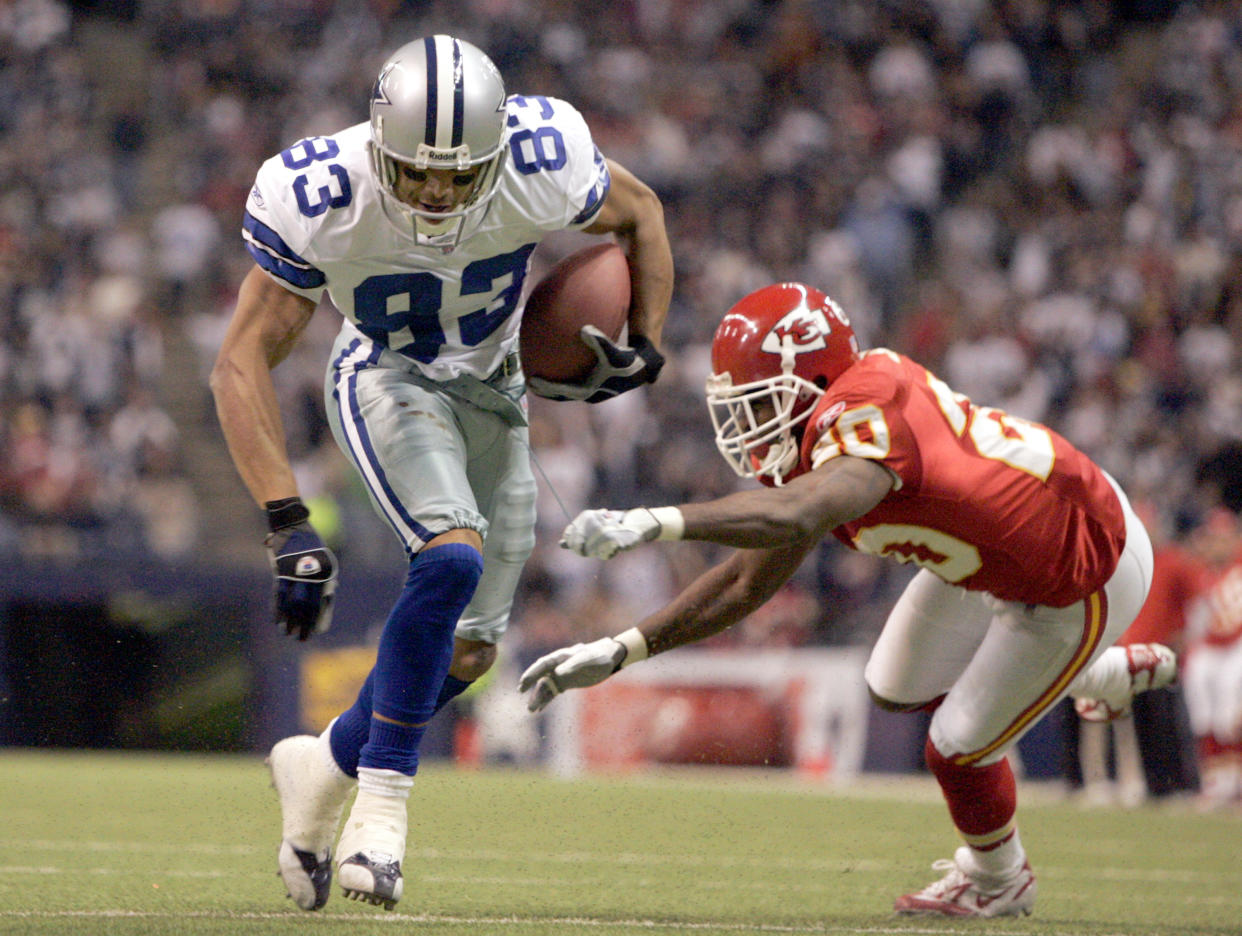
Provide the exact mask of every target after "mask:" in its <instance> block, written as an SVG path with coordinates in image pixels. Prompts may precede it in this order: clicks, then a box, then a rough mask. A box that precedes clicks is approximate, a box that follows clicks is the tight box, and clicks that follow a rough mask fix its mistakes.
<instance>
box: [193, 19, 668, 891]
mask: <svg viewBox="0 0 1242 936" xmlns="http://www.w3.org/2000/svg"><path fill="white" fill-rule="evenodd" d="M565 229H577V230H584V231H588V232H591V233H598V234H606V233H611V234H615V235H618V236H619V238H620V240H621V242H622V245H623V246H624V247H625V249H626V252H627V256H628V259H629V264H630V269H631V277H632V296H633V298H632V304H631V309H630V314H629V332H628V336H629V337H628V341H629V345H628V346H623V345H616V344H613V343H612V342H609V341H608V340H607V339H606V338H604V337H602V336H601V335H595V336H592V338H591V342H592V343H593V348H594V350H595V352H596V356H597V358H598V365H597V367H596V368H595V370H594V371H593V372H592V373H591V375H590V376H589V377H587V378H586V379H584V380H583V381H582V382H580V383H575V384H559V383H548V382H539V381H535V380H534V379H532V380H531V381H530V386H531V389H532V390H533V391H535V392H537V393H540V394H541V395H544V396H548V397H551V398H554V399H570V400H574V399H576V400H586V401H588V402H599V401H601V400H606V399H609V398H610V397H612V396H615V395H617V394H619V393H623V392H625V391H627V390H630V389H633V388H635V387H638V386H641V385H643V384H645V383H649V382H651V381H653V380H654V379H655V378H656V375H657V374H658V373H659V370H660V367H661V365H662V363H663V358H662V357H661V355H660V352H659V350H658V344H659V341H660V333H661V331H662V328H663V325H664V319H665V315H666V314H667V311H668V304H669V300H670V297H671V294H672V286H673V263H672V255H671V251H670V249H669V243H668V237H667V234H666V232H665V229H664V217H663V209H662V206H661V204H660V201H659V199H658V198H657V197H656V196H655V194H654V193H653V192H652V191H651V190H650V189H649V188H648V187H647V186H646V185H644V184H643V183H642V182H640V181H639V180H638V179H636V178H635V177H634V176H633V175H632V174H631V173H629V172H628V171H627V170H626V169H624V168H623V167H621V166H619V165H617V164H616V163H614V162H611V161H610V160H608V159H606V158H604V156H603V155H602V154H601V153H600V152H599V150H598V149H597V148H596V146H595V144H594V143H593V142H592V139H591V134H590V131H589V130H588V128H587V125H586V122H585V121H584V120H583V118H582V116H581V115H580V114H579V113H578V111H577V110H575V109H574V108H573V107H572V106H571V105H570V104H568V103H566V102H564V101H561V100H557V99H555V98H549V97H523V96H521V95H513V96H509V95H507V94H506V93H505V88H504V82H503V80H502V78H501V76H500V73H499V72H498V71H497V70H496V67H495V66H494V65H493V64H492V62H491V61H490V60H489V59H488V58H487V56H486V55H484V54H483V52H481V51H480V50H479V49H477V48H475V47H474V46H473V45H471V44H469V43H467V42H464V41H462V40H460V39H456V38H453V37H450V36H444V35H437V36H430V37H427V38H423V39H418V40H416V41H414V42H411V43H409V44H407V45H405V46H403V47H401V48H400V49H398V50H397V51H396V52H395V53H394V54H393V55H392V56H391V57H390V58H389V60H388V61H387V62H386V63H385V65H384V67H383V69H382V70H381V72H380V74H379V77H378V79H377V81H376V83H375V86H374V91H373V93H372V98H371V114H370V120H369V122H367V123H362V124H359V125H357V126H354V127H349V128H348V129H345V130H342V131H341V132H339V133H336V134H333V135H331V136H319V137H310V138H308V139H304V140H300V141H298V142H296V143H294V144H293V145H292V146H290V147H289V148H288V149H286V150H284V151H283V152H281V153H279V154H278V155H276V156H275V157H273V158H271V159H269V160H268V161H267V162H265V163H264V164H263V166H262V167H261V168H260V170H259V173H258V177H257V179H256V181H255V185H254V188H253V189H252V190H251V192H250V197H249V199H248V201H247V203H246V211H245V219H244V225H243V236H244V238H245V243H246V248H247V249H248V250H249V252H250V254H251V256H252V257H253V258H254V260H255V267H254V268H253V269H252V270H251V271H250V273H249V274H248V275H247V276H246V278H245V280H244V281H243V282H242V284H241V289H240V292H239V295H238V302H237V308H236V311H235V313H234V316H233V319H232V321H231V323H230V325H229V328H228V331H227V334H226V336H225V339H224V342H223V346H222V347H221V349H220V353H219V357H218V359H217V361H216V364H215V367H214V370H213V372H212V376H211V386H212V391H213V393H214V395H215V399H216V407H217V410H218V413H219V418H220V423H221V426H222V427H223V430H224V434H225V438H226V440H227V442H228V447H229V451H230V453H231V455H232V457H233V461H234V463H235V464H236V466H237V470H238V472H239V473H240V474H241V476H242V479H243V480H244V481H245V483H246V486H247V487H248V488H249V490H250V493H251V494H252V495H253V497H254V498H255V500H256V501H257V502H258V503H259V504H261V505H263V506H264V507H265V509H266V512H267V517H268V522H269V527H270V529H271V534H270V535H269V536H268V538H267V541H266V542H267V547H268V549H269V551H270V553H271V560H272V565H273V569H274V572H275V575H276V583H277V584H276V619H277V623H278V624H279V625H280V626H281V627H283V628H284V629H285V630H286V632H287V633H289V634H292V635H294V636H296V637H297V638H298V639H299V640H305V639H307V637H309V636H310V635H311V634H312V633H315V632H316V631H320V630H323V629H324V628H325V627H327V625H328V623H329V621H330V619H331V602H332V592H333V589H334V588H335V583H336V560H335V557H334V556H333V555H332V553H331V551H330V550H328V549H327V547H326V546H325V545H324V543H323V541H322V540H321V539H320V538H319V536H318V535H317V534H316V532H315V530H314V529H313V527H311V525H310V524H309V523H308V522H307V518H308V511H307V509H306V507H305V506H303V504H302V502H301V500H300V499H299V497H298V490H297V485H296V483H295V481H294V477H293V472H292V470H291V468H290V464H289V459H288V456H287V454H286V448H285V440H284V434H283V431H282V428H281V414H280V412H279V407H278V404H277V401H276V395H275V392H274V389H273V384H272V378H271V370H272V368H274V367H275V366H276V365H277V364H279V363H280V361H281V360H283V359H284V358H285V356H286V355H287V354H288V352H289V349H290V347H291V346H292V345H293V344H294V343H295V342H296V341H297V339H298V337H299V335H300V334H301V332H302V330H303V329H304V328H305V327H306V324H307V322H308V321H309V319H310V317H311V315H312V313H313V312H314V311H315V309H316V307H317V305H318V303H319V301H320V299H321V298H322V297H323V295H324V294H325V292H326V293H327V295H328V296H329V297H330V298H331V300H332V303H333V305H334V306H335V307H336V308H337V309H338V310H339V311H340V313H341V314H342V316H343V317H344V321H343V322H342V324H341V330H340V334H339V336H338V338H337V341H336V344H335V347H334V349H333V352H332V357H331V361H330V363H329V366H328V372H327V379H326V385H325V394H326V397H325V398H326V401H327V408H328V413H329V419H330V422H331V426H332V431H333V434H334V436H335V438H336V440H337V442H338V443H339V445H340V446H341V448H342V450H343V451H344V452H345V454H346V455H347V456H348V457H349V458H350V460H351V461H352V462H353V463H354V465H355V466H356V467H357V469H358V471H359V473H360V474H361V476H362V478H363V480H364V481H365V483H366V486H367V489H368V490H369V492H370V495H371V498H372V500H373V502H374V505H375V508H376V510H377V511H378V512H379V514H380V515H381V516H382V517H383V518H384V519H385V520H386V521H387V522H388V523H389V524H390V525H391V527H392V529H393V530H394V531H395V533H396V534H397V536H398V538H399V539H400V540H401V542H402V544H403V545H404V547H405V550H406V553H407V556H408V558H409V574H408V577H407V579H406V583H405V587H404V590H403V591H402V593H401V595H400V597H399V598H398V599H397V602H396V604H395V606H394V607H393V609H392V612H391V615H390V617H389V619H388V621H387V623H386V625H385V627H384V629H383V633H382V635H381V637H380V643H379V650H378V657H377V661H376V664H375V667H374V669H373V670H372V672H371V674H370V676H369V677H368V679H367V681H366V684H365V686H364V687H363V689H362V691H361V693H360V694H359V697H358V699H357V701H356V702H355V704H354V705H353V706H352V707H351V708H350V709H348V710H347V711H345V712H343V713H342V714H341V715H340V716H338V718H336V719H335V720H334V721H333V723H332V724H331V725H330V726H329V727H328V729H327V730H325V731H324V733H323V734H322V735H321V736H319V737H318V738H315V737H312V736H309V735H299V736H295V737H292V738H286V739H284V740H282V741H280V742H279V743H277V744H276V746H275V747H274V748H273V749H272V752H271V755H270V757H269V763H270V766H271V769H272V775H273V781H274V783H275V786H276V790H277V793H278V795H279V797H280V805H281V813H282V842H281V846H280V852H279V867H280V872H281V875H282V877H283V879H284V883H285V886H286V887H287V888H288V891H289V894H290V896H291V897H292V898H293V899H294V901H295V902H296V903H297V905H298V906H299V907H302V908H303V909H306V910H317V909H319V908H320V907H322V906H323V905H324V902H325V901H326V900H327V898H328V894H329V885H330V883H331V878H332V860H333V853H334V852H333V844H334V840H335V838H336V830H337V826H338V824H339V821H340V816H341V813H342V809H343V804H344V802H345V800H346V798H347V796H348V795H349V793H350V792H351V791H352V789H353V787H354V785H355V778H356V784H357V788H358V795H357V799H356V801H355V803H354V806H353V808H352V810H351V812H350V815H349V818H348V820H347V822H346V824H345V827H344V830H343V831H342V834H341V838H340V842H339V845H338V847H337V848H336V851H335V854H336V857H337V874H338V879H339V881H340V884H341V886H342V888H343V889H344V891H345V893H346V895H347V896H351V897H354V898H356V899H362V900H365V901H368V902H370V903H374V904H381V905H383V906H385V907H386V908H388V909H392V907H393V906H394V905H395V904H396V902H397V900H399V899H400V897H401V891H402V877H401V861H402V859H403V856H404V853H405V839H406V800H407V797H408V794H409V790H410V787H411V785H412V783H413V777H414V774H415V772H416V770H417V766H418V747H419V742H420V740H421V737H422V734H423V731H424V728H425V726H426V724H427V722H428V721H429V720H430V719H431V717H432V715H433V714H434V712H435V711H437V710H438V709H439V708H440V707H441V706H443V705H444V703H445V702H447V701H448V700H449V699H451V698H452V697H453V696H455V695H456V694H458V693H460V692H461V691H462V690H464V689H465V687H466V686H467V685H469V683H470V682H471V681H473V680H475V679H477V678H478V677H479V676H481V675H482V674H483V673H484V672H485V671H486V670H487V669H488V667H489V666H490V665H491V664H492V661H493V660H494V658H495V644H496V642H497V640H498V639H499V638H500V636H501V634H502V633H503V632H504V630H505V628H506V626H507V624H508V620H509V611H510V607H511V604H512V600H513V593H514V590H515V588H516V585H517V581H518V576H519V574H520V572H521V569H522V565H523V563H524V562H525V560H526V558H527V556H528V555H529V553H530V550H531V549H532V547H533V545H534V523H535V507H534V504H535V482H534V476H533V474H532V472H531V468H530V461H529V449H528V442H527V428H526V406H525V401H524V400H523V393H524V391H525V388H526V381H525V379H524V377H523V374H522V370H521V364H520V361H519V359H518V354H517V344H518V324H519V318H520V310H519V309H518V298H519V294H520V292H521V288H522V282H523V279H524V277H525V275H526V272H527V269H528V263H529V260H530V256H531V253H532V251H533V250H534V249H535V247H536V245H537V244H538V243H539V242H540V241H541V240H542V239H543V238H544V236H545V235H547V234H549V233H551V232H553V231H559V230H565Z"/></svg>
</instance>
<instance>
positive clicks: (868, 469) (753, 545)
mask: <svg viewBox="0 0 1242 936" xmlns="http://www.w3.org/2000/svg"><path fill="white" fill-rule="evenodd" d="M892 487H893V478H892V475H890V474H889V473H888V471H887V470H886V469H885V468H883V467H882V466H881V465H879V464H878V463H876V462H873V461H870V460H868V459H865V458H854V457H853V456H850V455H841V456H838V457H836V458H833V459H831V460H830V461H828V462H827V463H826V464H824V465H823V466H822V467H820V468H817V469H816V470H815V471H810V472H807V473H806V474H804V475H801V476H799V477H797V478H794V479H793V480H792V481H790V482H789V483H788V484H785V485H784V486H782V487H779V488H775V487H774V488H760V489H757V490H753V491H739V492H738V493H736V494H730V495H728V496H727V497H722V498H720V499H718V500H714V501H706V502H703V503H698V504H683V505H682V506H681V507H680V508H678V509H679V510H680V511H681V515H682V521H683V523H684V527H683V531H682V539H693V540H702V541H704V542H709V543H720V544H722V545H724V546H735V547H739V548H743V549H761V548H771V547H779V546H786V545H790V544H795V543H799V542H803V541H807V540H809V541H810V542H812V543H815V542H818V541H819V540H820V539H822V538H823V537H824V536H825V535H826V534H827V533H828V532H829V531H830V530H832V529H834V528H835V527H838V526H840V525H841V524H843V523H847V522H848V521H850V520H853V519H855V518H856V517H861V516H862V515H863V514H865V513H866V512H867V511H869V510H871V508H873V507H875V505H876V504H878V503H879V502H880V501H881V500H883V499H884V497H885V496H886V495H887V494H888V493H889V491H891V490H892Z"/></svg>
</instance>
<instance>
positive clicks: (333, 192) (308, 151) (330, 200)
mask: <svg viewBox="0 0 1242 936" xmlns="http://www.w3.org/2000/svg"><path fill="white" fill-rule="evenodd" d="M340 152H341V148H340V147H339V146H338V145H337V143H336V140H333V139H330V138H328V137H307V138H306V139H305V140H299V141H298V142H297V143H294V144H293V145H292V146H291V147H289V148H288V149H287V150H284V151H283V152H281V154H280V159H281V161H282V162H283V163H284V164H285V166H286V167H288V168H289V169H293V170H295V171H296V170H298V169H306V168H308V167H311V168H312V171H313V172H314V174H315V181H316V182H322V183H323V184H322V185H317V186H316V187H315V188H314V190H312V189H311V179H310V174H308V173H302V174H301V175H299V176H297V177H295V178H294V180H293V194H294V197H295V198H297V200H298V210H299V211H301V212H302V214H304V215H306V216H307V217H308V218H316V217H318V216H319V215H321V214H323V213H324V212H325V211H327V210H328V209H329V208H344V207H345V206H346V205H348V204H349V203H350V202H351V201H353V198H354V192H353V189H352V188H350V185H349V173H348V172H346V171H345V167H344V166H341V165H339V164H338V163H328V165H326V166H316V165H315V164H316V163H322V162H326V161H327V160H329V159H333V158H335V157H336V156H337V155H338V154H339V153H340Z"/></svg>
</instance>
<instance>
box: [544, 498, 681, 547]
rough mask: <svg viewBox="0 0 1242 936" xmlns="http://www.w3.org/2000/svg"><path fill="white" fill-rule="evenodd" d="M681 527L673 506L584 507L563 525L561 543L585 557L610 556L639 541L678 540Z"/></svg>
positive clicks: (679, 513) (678, 514) (679, 515)
mask: <svg viewBox="0 0 1242 936" xmlns="http://www.w3.org/2000/svg"><path fill="white" fill-rule="evenodd" d="M684 526H685V524H684V522H683V521H682V517H681V511H680V510H678V509H677V508H676V507H656V508H655V509H650V508H647V507H637V508H635V509H634V510H624V511H622V510H584V511H582V513H580V514H578V516H576V517H574V519H573V522H572V523H570V524H569V526H567V527H565V532H563V533H562V534H561V539H560V545H561V548H562V549H568V550H570V551H571V552H576V553H577V554H578V555H579V556H586V557H587V558H588V559H611V558H612V557H613V556H615V555H616V554H617V553H619V552H624V551H626V550H627V549H633V548H634V547H635V546H637V545H638V544H639V543H649V542H651V541H652V540H654V539H664V540H674V539H681V535H682V530H683V529H684Z"/></svg>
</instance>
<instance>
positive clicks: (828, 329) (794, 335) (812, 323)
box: [759, 299, 848, 354]
mask: <svg viewBox="0 0 1242 936" xmlns="http://www.w3.org/2000/svg"><path fill="white" fill-rule="evenodd" d="M828 307H829V309H830V310H831V311H832V314H833V316H834V317H835V318H837V319H839V320H840V321H841V322H842V323H843V324H848V320H847V319H846V318H845V313H844V312H842V311H841V309H840V307H839V306H838V305H837V304H836V303H835V302H833V301H832V300H831V299H830V300H828ZM830 334H832V324H831V323H830V322H829V321H828V316H827V315H825V314H824V309H822V308H811V307H810V306H809V305H808V304H807V303H806V301H805V299H804V300H803V301H802V302H800V303H798V306H797V308H795V309H791V310H790V311H789V312H787V313H786V314H785V315H784V316H782V318H781V320H780V321H779V322H777V323H776V324H775V325H773V326H772V329H771V331H769V332H768V333H767V334H766V335H764V336H763V342H762V343H761V344H760V346H759V347H760V350H762V351H767V352H768V353H769V354H780V353H781V349H782V348H783V347H784V346H785V339H786V338H787V337H788V338H789V340H790V344H791V345H792V346H793V352H794V354H803V353H805V352H807V351H820V350H823V349H824V348H826V347H827V346H828V336H829V335H830Z"/></svg>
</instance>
